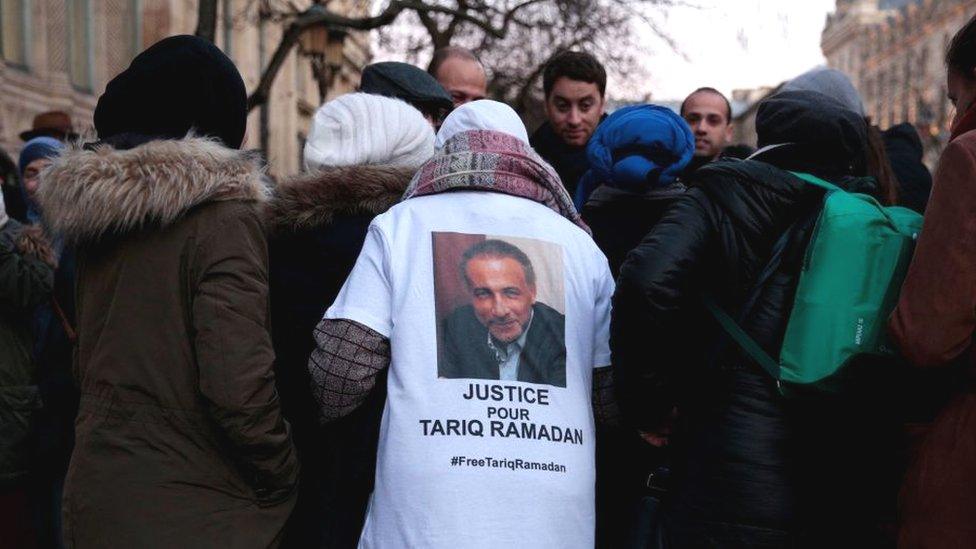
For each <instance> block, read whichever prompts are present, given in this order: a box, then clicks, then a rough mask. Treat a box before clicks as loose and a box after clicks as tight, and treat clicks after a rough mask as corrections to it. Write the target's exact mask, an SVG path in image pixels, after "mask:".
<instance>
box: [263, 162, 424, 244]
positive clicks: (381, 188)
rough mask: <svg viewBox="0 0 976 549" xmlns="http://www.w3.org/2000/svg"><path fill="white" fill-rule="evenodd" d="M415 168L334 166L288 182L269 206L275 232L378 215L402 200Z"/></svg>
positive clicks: (279, 186)
mask: <svg viewBox="0 0 976 549" xmlns="http://www.w3.org/2000/svg"><path fill="white" fill-rule="evenodd" d="M416 171H417V170H416V169H415V168H406V167H402V166H386V165H358V166H335V167H328V168H322V169H319V170H317V171H314V172H311V173H307V174H302V175H299V176H295V177H292V178H290V179H286V180H284V181H282V182H280V183H279V184H278V187H277V189H276V190H275V193H274V195H273V197H272V198H271V202H269V203H268V205H267V212H266V214H267V221H268V226H269V228H270V229H271V230H272V231H274V232H277V231H283V230H292V231H299V230H303V229H310V228H314V227H320V226H322V225H328V224H329V223H331V222H332V220H333V219H334V218H335V216H336V215H341V214H367V215H379V214H381V213H383V212H385V211H386V210H388V209H390V208H391V207H392V206H393V205H394V204H396V203H397V202H399V201H400V199H401V198H402V197H403V192H404V191H405V190H406V189H407V185H409V184H410V179H411V178H412V177H413V175H414V173H416Z"/></svg>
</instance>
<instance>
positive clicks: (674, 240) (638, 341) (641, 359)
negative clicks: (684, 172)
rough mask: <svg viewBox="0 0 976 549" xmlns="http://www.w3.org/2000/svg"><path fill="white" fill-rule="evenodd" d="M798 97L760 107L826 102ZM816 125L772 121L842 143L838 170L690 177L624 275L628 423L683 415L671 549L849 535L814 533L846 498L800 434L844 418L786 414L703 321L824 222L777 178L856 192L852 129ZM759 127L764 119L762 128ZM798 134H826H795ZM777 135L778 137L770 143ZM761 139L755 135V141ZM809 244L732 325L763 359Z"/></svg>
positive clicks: (787, 162)
mask: <svg viewBox="0 0 976 549" xmlns="http://www.w3.org/2000/svg"><path fill="white" fill-rule="evenodd" d="M798 93H799V94H806V93H810V92H789V94H788V96H787V97H786V99H787V100H786V101H782V102H778V103H776V102H774V103H773V104H772V105H767V113H766V114H767V117H765V119H766V120H769V117H768V115H769V112H768V111H769V107H772V108H775V109H786V110H787V111H790V110H796V109H806V107H804V102H805V101H811V100H817V101H820V98H821V97H823V96H819V97H797V95H796V94H798ZM781 95H787V94H781ZM813 95H814V96H818V95H819V94H813ZM824 99H826V98H824ZM812 112H813V111H811V110H803V111H801V112H797V113H795V115H794V116H785V115H786V114H789V113H788V112H787V113H780V112H777V113H775V114H776V115H777V116H775V117H772V118H773V119H774V120H776V121H777V123H783V122H782V121H783V120H794V121H798V122H800V123H801V124H800V126H799V127H797V128H796V129H797V131H798V132H800V133H803V134H804V135H807V136H810V135H815V136H817V139H818V140H819V139H829V138H830V130H833V131H834V132H835V133H836V134H837V136H836V138H835V139H832V140H830V141H831V142H832V143H833V145H829V144H828V145H826V146H827V147H830V146H833V147H834V148H833V154H834V157H835V161H833V162H831V163H829V164H825V163H822V162H820V161H819V159H822V158H823V155H824V154H825V152H826V153H830V152H831V151H829V150H828V151H824V150H816V151H810V150H808V151H803V150H799V151H797V149H796V148H793V149H792V150H793V151H796V154H791V148H790V147H783V148H780V149H777V150H776V151H775V154H770V155H768V158H769V159H770V162H772V163H766V162H759V161H755V160H746V161H736V160H729V161H719V162H715V163H713V164H710V165H709V166H706V167H704V168H702V169H701V170H699V171H698V172H696V174H695V178H694V179H693V181H691V188H689V190H688V191H687V192H686V193H685V194H684V195H682V196H681V197H680V198H678V199H677V200H676V202H675V203H674V205H673V206H672V207H671V209H670V210H669V211H668V212H667V213H666V214H665V215H664V216H663V218H662V219H661V220H660V221H659V222H658V223H657V225H656V226H655V227H654V229H652V231H651V232H650V233H649V234H648V235H647V236H646V237H645V238H644V240H643V241H642V242H641V243H640V245H639V246H638V247H637V248H636V249H635V250H634V251H633V252H632V253H631V254H630V255H629V256H628V258H627V260H626V262H625V263H624V265H623V267H622V268H621V272H620V276H619V278H618V283H617V292H616V295H615V296H614V304H613V320H612V325H611V348H612V351H613V359H612V363H613V365H614V368H615V377H616V383H617V393H618V399H619V400H620V404H621V407H622V409H623V412H624V415H625V417H626V418H628V419H629V420H630V422H631V423H632V424H633V425H634V426H636V427H638V428H639V429H643V430H655V429H657V428H658V427H659V425H660V424H661V422H662V420H663V419H664V418H665V417H666V416H667V415H668V414H669V413H670V411H671V410H672V408H673V407H677V408H678V411H679V417H680V420H679V425H678V428H677V431H676V433H675V435H674V436H673V447H672V452H673V466H674V469H675V484H674V486H673V490H672V491H671V494H670V497H669V499H668V501H667V507H666V510H665V523H666V532H667V536H669V537H670V540H671V543H672V546H674V547H716V546H718V547H742V546H748V547H767V546H768V547H781V546H792V545H794V544H797V543H799V542H801V541H802V540H803V539H804V538H808V536H811V535H813V534H808V532H814V533H815V534H817V535H818V536H819V535H820V534H819V532H821V531H822V532H830V533H831V534H833V533H835V532H836V531H837V530H838V529H843V528H845V527H844V526H841V525H840V524H839V521H841V520H843V519H837V521H835V522H834V523H830V524H828V523H825V522H829V520H827V519H824V520H823V521H820V523H819V524H817V525H816V528H819V529H820V530H819V531H818V530H817V529H816V528H814V527H813V526H811V525H812V524H813V523H817V522H818V521H819V517H822V516H823V513H822V512H821V510H820V509H818V506H819V505H820V504H821V503H824V504H826V505H827V506H828V508H832V506H837V505H839V504H840V503H843V496H842V494H840V493H838V494H833V497H831V496H828V495H825V491H824V490H821V488H823V487H825V486H827V484H825V482H827V483H829V481H830V476H831V474H833V473H835V472H837V470H838V468H837V467H833V466H831V465H828V464H827V463H826V461H827V460H828V457H829V456H821V455H819V452H818V455H817V458H816V459H808V458H812V455H813V454H811V452H816V451H817V450H818V448H817V445H816V444H813V442H814V441H816V442H817V443H821V446H823V444H822V441H823V439H819V440H818V439H816V437H817V436H818V435H817V434H816V433H815V431H814V430H811V429H810V428H808V427H809V426H813V427H816V428H820V426H818V424H817V423H816V422H808V421H807V418H810V417H813V418H823V417H826V416H827V415H830V414H835V415H836V416H837V417H838V418H842V417H844V413H842V412H841V411H839V409H838V408H836V407H831V406H825V407H824V406H820V405H819V404H807V403H803V404H802V405H797V404H796V403H795V402H792V401H785V400H783V399H782V398H781V397H779V395H778V393H777V390H776V387H775V384H774V382H773V381H772V380H771V379H770V378H769V377H768V376H767V375H766V374H765V373H764V372H763V371H762V370H761V369H760V368H759V366H757V365H755V364H754V363H752V362H751V361H750V360H748V359H746V358H744V356H743V355H742V354H741V353H739V352H738V351H737V350H736V348H735V347H734V346H733V345H730V344H726V345H724V346H723V345H722V343H721V342H722V341H724V337H720V332H719V331H718V329H717V328H716V327H715V324H714V322H712V320H711V318H710V316H709V315H708V314H707V313H705V312H704V310H703V308H702V307H701V297H702V295H703V294H708V295H710V296H712V297H713V298H714V299H715V300H716V301H717V302H718V303H719V304H720V305H721V306H722V307H724V308H725V309H726V310H728V311H730V312H731V313H732V314H733V315H735V314H736V313H737V312H738V311H739V309H740V307H741V306H742V304H743V302H744V300H745V299H746V296H747V295H748V294H749V293H750V291H751V289H752V287H753V285H754V281H755V279H756V277H757V275H758V273H759V272H760V271H761V270H762V268H763V267H764V266H765V264H766V263H767V261H768V258H769V256H770V253H771V250H772V247H773V246H774V244H775V243H776V241H777V240H778V239H779V237H780V236H781V235H782V234H784V232H785V231H786V230H787V229H788V228H789V227H790V226H791V225H792V224H794V223H795V222H797V221H798V220H800V219H803V218H805V217H808V216H810V215H812V212H815V211H816V210H817V209H818V208H819V206H820V203H821V200H822V197H823V192H822V191H820V190H818V189H817V188H814V187H812V186H809V185H807V184H805V183H804V182H802V181H801V180H800V179H798V178H797V177H795V176H793V175H792V174H790V173H788V172H787V171H786V170H798V171H807V172H812V173H814V174H815V175H819V176H821V177H824V178H825V179H829V180H832V181H834V182H836V183H838V184H840V185H841V186H844V187H847V188H851V187H853V186H855V184H856V183H858V182H863V181H862V180H856V181H855V180H852V179H851V178H845V177H841V174H842V173H844V172H846V173H848V174H850V173H857V171H856V170H859V169H861V167H862V166H863V165H862V164H860V163H859V162H860V161H859V160H858V159H857V155H858V154H859V153H860V154H861V155H863V148H862V149H861V150H860V151H857V150H856V149H857V147H856V144H857V143H858V142H860V143H866V137H865V133H864V130H863V129H860V128H862V127H863V126H858V117H857V115H856V114H854V113H850V115H848V114H847V111H843V112H842V109H840V108H839V107H835V106H834V105H833V104H832V103H823V104H820V106H819V108H818V109H817V111H816V115H815V116H814V115H812V114H811V113H812ZM763 120H764V117H763V109H762V108H761V109H760V116H759V118H758V123H759V124H760V125H761V124H762V122H763ZM804 124H808V125H809V124H819V125H820V126H821V127H819V128H817V130H818V131H816V132H810V131H804V128H803V125H804ZM760 127H761V126H760ZM780 130H782V128H780ZM784 133H785V134H787V135H788V132H783V131H780V132H777V133H776V134H775V135H777V140H779V139H782V136H783V134H784ZM762 135H763V134H762V131H761V129H760V140H761V141H762ZM766 144H769V143H768V142H767V143H766ZM800 146H801V147H802V146H803V145H800ZM818 146H825V145H823V144H821V145H818ZM774 164H775V165H774ZM857 190H859V191H863V190H864V189H863V188H858V189H857ZM809 232H810V230H809V229H808V230H803V231H798V232H796V233H795V235H794V237H793V238H792V239H791V241H790V242H789V243H788V244H787V247H786V252H785V255H784V258H783V261H782V263H781V264H780V266H779V269H778V270H777V272H776V273H775V274H774V275H773V277H772V278H771V279H770V281H769V282H768V283H767V285H766V286H765V287H764V290H763V291H762V292H761V294H760V296H759V298H758V300H757V302H756V306H755V308H754V309H753V311H752V313H751V314H750V315H748V316H747V317H746V318H744V319H742V320H741V322H740V323H741V325H742V327H743V328H744V329H745V331H746V332H747V333H749V334H750V335H751V336H752V337H753V339H755V340H756V341H757V342H758V343H759V344H760V345H761V346H762V347H763V348H764V349H765V350H766V351H767V352H768V353H769V354H770V355H772V356H778V354H779V347H780V346H781V343H782V338H783V333H784V331H785V327H786V322H787V320H788V317H789V313H790V310H791V305H792V297H793V294H794V292H795V288H796V283H797V280H798V273H799V270H800V266H801V262H802V256H803V252H804V250H805V246H806V242H807V240H808V239H809ZM720 351H721V352H720ZM825 421H826V423H828V424H830V425H832V426H835V427H836V426H837V422H835V421H832V420H825ZM821 435H822V433H821ZM832 440H834V441H836V440H843V437H842V436H841V435H839V434H837V435H836V436H835V437H834V438H833V439H832ZM830 447H831V448H836V447H835V446H830ZM848 451H849V450H848V449H844V452H845V453H846V452H848ZM814 462H816V464H817V465H819V466H820V467H821V469H820V470H818V469H817V468H815V467H813V465H814V464H815V463H814ZM808 465H809V466H810V467H809V468H808ZM817 473H826V474H824V475H818V474H817ZM829 484H830V485H831V486H836V483H829ZM808 490H809V492H808ZM825 499H826V501H825ZM837 500H840V501H837ZM830 520H833V519H830ZM808 526H809V528H807V527H808ZM808 543H809V544H811V545H814V544H815V543H816V542H813V541H809V539H808Z"/></svg>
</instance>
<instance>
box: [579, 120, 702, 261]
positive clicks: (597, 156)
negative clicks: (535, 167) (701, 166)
mask: <svg viewBox="0 0 976 549" xmlns="http://www.w3.org/2000/svg"><path fill="white" fill-rule="evenodd" d="M694 152H695V136H694V135H692V133H691V130H690V129H689V128H688V124H687V123H686V122H685V121H684V120H683V119H682V118H681V117H680V116H678V115H677V114H675V113H674V111H672V110H671V109H667V108H664V107H659V106H657V105H633V106H630V107H625V108H623V109H620V110H618V111H616V112H614V113H613V114H611V115H610V116H609V117H607V119H606V120H604V121H603V123H602V124H600V126H599V127H597V129H596V132H594V134H593V137H592V138H590V142H589V144H588V145H587V147H586V156H587V158H588V160H589V164H590V170H589V171H588V172H587V173H586V175H584V176H583V178H582V179H581V180H580V185H579V189H578V195H579V196H578V198H579V200H578V202H579V203H580V205H581V211H582V213H583V219H585V220H586V223H587V224H588V225H589V226H590V228H591V229H592V230H593V239H594V240H596V243H597V245H598V246H600V249H601V250H603V253H605V254H607V258H608V259H609V260H610V269H611V270H612V271H613V272H614V273H616V272H618V271H619V270H620V265H621V264H622V263H623V261H624V258H625V257H626V255H627V252H629V251H630V250H632V249H633V248H634V246H637V244H639V243H640V240H641V239H642V238H643V237H644V235H645V234H647V231H649V230H650V228H651V227H653V226H654V223H655V222H657V220H658V219H659V218H660V217H661V214H663V213H664V210H666V209H667V207H668V205H669V204H671V202H672V201H673V200H674V199H675V198H676V197H678V196H680V195H681V193H683V192H684V190H685V187H684V185H682V184H681V183H680V182H678V181H677V180H676V178H677V176H678V175H679V174H680V173H681V171H682V170H683V169H684V168H685V166H687V165H688V162H690V161H691V157H692V156H693V155H694Z"/></svg>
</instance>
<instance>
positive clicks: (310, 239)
mask: <svg viewBox="0 0 976 549" xmlns="http://www.w3.org/2000/svg"><path fill="white" fill-rule="evenodd" d="M414 171H415V170H413V169H410V168H402V167H393V166H346V167H332V168H324V169H322V170H319V171H316V172H312V173H309V174H304V175H300V176H297V177H294V178H292V179H287V180H284V181H282V182H281V183H280V184H279V185H278V187H277V189H276V191H275V195H274V197H273V198H272V200H271V202H270V204H269V205H268V208H267V210H266V215H267V223H268V226H269V230H270V232H271V239H270V251H271V271H270V272H271V298H272V301H271V303H272V308H271V318H272V334H273V340H274V347H275V352H276V354H277V363H276V371H277V374H278V386H279V389H280V391H281V394H282V406H283V411H284V413H285V415H286V417H287V418H288V419H289V421H290V422H291V423H292V425H293V426H294V430H295V443H296V445H297V446H298V450H299V455H300V457H301V460H302V463H303V464H304V467H303V474H302V484H301V487H300V495H299V503H298V505H297V507H296V509H295V513H294V515H293V516H292V519H291V522H290V523H289V527H288V534H287V538H286V545H287V546H290V547H330V548H332V547H334V548H346V547H355V545H356V543H357V542H358V540H359V534H360V532H361V531H362V527H363V522H364V520H365V518H366V504H367V502H368V499H369V494H370V492H372V490H373V478H374V476H375V469H376V450H377V443H378V440H379V427H380V420H381V418H382V414H383V406H384V404H385V403H386V383H385V381H384V380H379V381H378V382H377V384H376V388H375V389H374V391H373V392H372V393H371V394H370V396H369V397H368V398H367V400H366V402H365V403H364V404H363V405H362V406H361V407H359V408H358V409H356V411H354V412H353V413H352V414H350V415H348V416H346V417H343V418H341V419H339V420H336V421H334V422H331V423H329V424H328V425H325V426H321V427H320V426H319V423H318V421H317V418H318V416H319V406H318V403H317V402H316V401H315V399H314V398H313V396H312V393H311V381H310V378H309V374H308V359H309V356H310V355H311V353H312V351H313V350H314V349H315V346H316V345H315V339H314V337H313V332H314V329H315V326H316V324H318V322H319V321H320V320H322V315H323V314H324V313H325V310H326V309H327V308H328V307H329V305H331V304H332V302H333V301H335V298H336V296H337V295H338V294H339V290H340V289H341V288H342V284H343V283H344V282H345V280H346V278H347V277H348V276H349V272H350V271H352V267H353V265H354V264H355V262H356V258H357V257H359V252H360V250H361V249H362V246H363V241H364V240H365V239H366V231H367V229H368V228H369V223H370V221H372V219H373V218H374V217H375V216H377V215H379V214H381V213H383V212H385V211H386V210H388V209H389V208H390V207H391V206H393V205H394V204H396V203H397V202H398V201H399V200H400V197H402V196H403V192H404V191H405V190H406V188H407V185H408V184H409V183H410V178H411V177H412V176H413V173H414Z"/></svg>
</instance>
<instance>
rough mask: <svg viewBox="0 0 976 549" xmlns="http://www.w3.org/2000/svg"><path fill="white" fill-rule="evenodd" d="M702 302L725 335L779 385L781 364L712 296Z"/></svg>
mask: <svg viewBox="0 0 976 549" xmlns="http://www.w3.org/2000/svg"><path fill="white" fill-rule="evenodd" d="M702 301H704V302H705V308H706V309H708V312H710V313H712V316H714V317H715V320H716V321H718V323H719V325H720V326H721V327H722V329H723V330H725V333H727V334H728V335H729V337H731V338H732V341H735V343H736V345H738V346H739V348H740V349H742V350H743V351H744V352H745V353H746V354H747V355H749V358H751V359H753V360H755V361H756V363H757V364H759V365H760V366H762V369H763V370H766V373H767V374H769V376H770V377H772V378H773V379H775V380H776V382H777V383H779V363H778V362H776V361H775V360H773V359H772V357H770V356H769V355H768V354H767V353H766V351H764V350H763V348H762V347H760V346H759V344H758V343H756V340H754V339H752V338H751V337H749V334H747V333H746V332H745V331H744V330H743V329H742V328H740V327H739V324H738V323H737V322H736V321H735V320H733V319H732V317H730V316H729V315H728V313H726V312H725V311H723V310H722V308H721V307H719V306H718V303H715V300H713V299H712V298H711V297H710V296H708V295H705V296H703V297H702Z"/></svg>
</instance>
